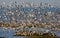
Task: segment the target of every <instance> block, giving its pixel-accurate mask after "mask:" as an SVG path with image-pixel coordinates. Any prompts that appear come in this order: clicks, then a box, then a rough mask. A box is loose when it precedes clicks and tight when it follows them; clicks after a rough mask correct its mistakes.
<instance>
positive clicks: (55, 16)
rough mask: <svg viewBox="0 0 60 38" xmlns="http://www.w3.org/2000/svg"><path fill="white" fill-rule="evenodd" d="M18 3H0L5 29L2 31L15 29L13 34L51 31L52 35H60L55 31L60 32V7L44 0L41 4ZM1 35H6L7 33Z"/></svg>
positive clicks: (1, 19)
mask: <svg viewBox="0 0 60 38" xmlns="http://www.w3.org/2000/svg"><path fill="white" fill-rule="evenodd" d="M16 3H17V2H14V3H12V4H10V5H7V6H2V5H0V28H1V29H2V30H3V32H2V31H1V30H0V31H1V33H3V34H4V32H5V31H8V34H10V32H11V31H13V32H11V35H23V36H29V35H35V34H38V35H43V34H45V33H49V34H50V33H51V34H52V36H60V35H57V34H56V33H55V31H58V32H60V8H58V7H55V6H52V5H51V4H49V3H43V2H41V3H40V4H39V5H38V4H37V5H35V4H34V3H26V4H25V5H23V4H20V5H17V4H16ZM4 4H5V3H4ZM6 33H7V32H6ZM8 34H7V35H8ZM0 36H4V37H5V36H6V34H4V35H1V34H0ZM7 38H8V37H7ZM10 38H12V37H10Z"/></svg>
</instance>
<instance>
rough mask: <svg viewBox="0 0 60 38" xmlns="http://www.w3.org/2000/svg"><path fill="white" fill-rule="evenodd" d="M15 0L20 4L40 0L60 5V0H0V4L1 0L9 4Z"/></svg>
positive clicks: (38, 0) (35, 2) (40, 0)
mask: <svg viewBox="0 0 60 38" xmlns="http://www.w3.org/2000/svg"><path fill="white" fill-rule="evenodd" d="M14 1H16V2H17V4H21V3H23V2H24V3H26V2H28V3H31V2H33V3H34V4H39V3H40V2H48V3H50V4H51V5H55V6H58V7H60V0H0V4H2V3H3V2H5V3H6V5H7V4H11V3H12V2H14Z"/></svg>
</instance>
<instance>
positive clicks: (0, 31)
mask: <svg viewBox="0 0 60 38" xmlns="http://www.w3.org/2000/svg"><path fill="white" fill-rule="evenodd" d="M37 29H38V28H37ZM31 30H32V29H31ZM46 30H47V29H39V30H37V31H42V32H44V31H46ZM15 32H16V30H14V29H12V28H9V29H4V28H2V27H0V36H3V37H5V38H25V37H24V36H13V34H14V33H15ZM51 32H53V33H55V34H56V35H57V36H60V31H51Z"/></svg>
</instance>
